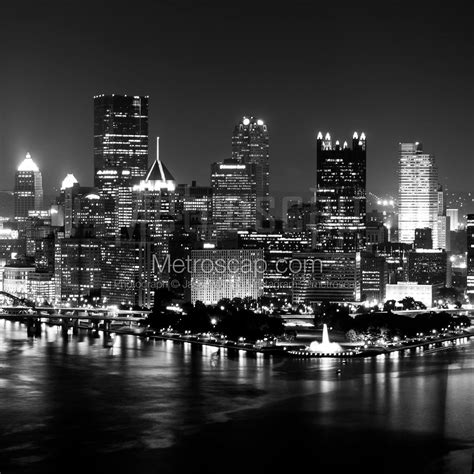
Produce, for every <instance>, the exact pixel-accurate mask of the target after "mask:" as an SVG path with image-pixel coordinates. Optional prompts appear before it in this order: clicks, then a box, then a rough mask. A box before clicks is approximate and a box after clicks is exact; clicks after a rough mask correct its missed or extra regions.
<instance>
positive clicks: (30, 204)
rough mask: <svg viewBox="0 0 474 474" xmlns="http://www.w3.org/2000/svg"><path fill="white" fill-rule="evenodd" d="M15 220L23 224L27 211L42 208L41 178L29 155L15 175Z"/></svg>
mask: <svg viewBox="0 0 474 474" xmlns="http://www.w3.org/2000/svg"><path fill="white" fill-rule="evenodd" d="M14 196H15V220H17V221H18V222H25V221H26V219H27V217H28V211H39V210H40V209H41V208H42V206H43V178H42V176H41V171H40V170H39V168H38V165H37V164H36V163H35V162H34V161H33V160H32V158H31V155H30V154H29V153H27V154H26V158H25V159H24V160H23V161H22V162H21V164H20V166H19V167H18V170H17V172H16V175H15V189H14Z"/></svg>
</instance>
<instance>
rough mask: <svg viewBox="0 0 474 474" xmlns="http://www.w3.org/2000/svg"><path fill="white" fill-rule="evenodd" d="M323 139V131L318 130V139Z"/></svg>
mask: <svg viewBox="0 0 474 474" xmlns="http://www.w3.org/2000/svg"><path fill="white" fill-rule="evenodd" d="M322 139H323V134H322V133H321V132H318V137H317V140H322Z"/></svg>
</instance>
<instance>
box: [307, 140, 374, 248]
mask: <svg viewBox="0 0 474 474" xmlns="http://www.w3.org/2000/svg"><path fill="white" fill-rule="evenodd" d="M366 145H367V142H366V137H365V134H364V133H361V135H360V137H359V135H358V133H357V132H355V133H354V135H353V138H352V148H350V147H349V145H348V144H347V142H344V144H343V145H341V144H340V143H339V141H338V140H337V141H336V142H335V144H334V145H333V143H332V141H331V135H330V134H329V133H326V135H325V137H324V139H323V135H322V133H321V132H319V134H318V137H317V140H316V148H317V166H316V209H317V214H318V221H319V222H318V224H317V239H316V246H317V248H318V249H320V250H322V251H346V252H351V251H352V252H354V251H357V250H360V248H361V246H362V245H363V237H364V232H365V217H366Z"/></svg>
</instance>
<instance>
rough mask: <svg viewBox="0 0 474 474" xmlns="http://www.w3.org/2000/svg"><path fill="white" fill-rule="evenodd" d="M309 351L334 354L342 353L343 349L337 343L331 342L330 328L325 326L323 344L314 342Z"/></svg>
mask: <svg viewBox="0 0 474 474" xmlns="http://www.w3.org/2000/svg"><path fill="white" fill-rule="evenodd" d="M309 350H310V351H311V352H316V353H320V354H334V353H337V352H342V351H343V348H342V347H341V346H340V344H338V343H337V342H329V334H328V326H327V324H324V325H323V340H322V342H318V341H313V342H312V343H311V344H310V346H309Z"/></svg>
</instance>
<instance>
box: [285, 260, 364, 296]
mask: <svg viewBox="0 0 474 474" xmlns="http://www.w3.org/2000/svg"><path fill="white" fill-rule="evenodd" d="M290 270H291V273H292V274H293V295H292V296H293V303H296V304H299V303H304V304H308V303H315V302H320V301H360V299H361V254H360V252H335V253H328V252H301V253H295V254H293V258H292V263H291V268H290Z"/></svg>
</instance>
